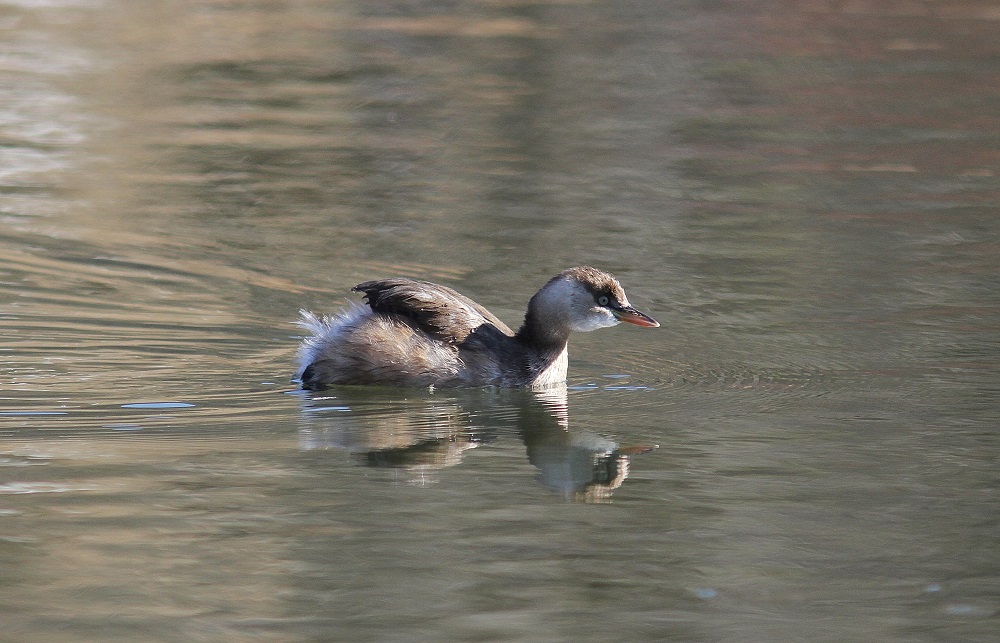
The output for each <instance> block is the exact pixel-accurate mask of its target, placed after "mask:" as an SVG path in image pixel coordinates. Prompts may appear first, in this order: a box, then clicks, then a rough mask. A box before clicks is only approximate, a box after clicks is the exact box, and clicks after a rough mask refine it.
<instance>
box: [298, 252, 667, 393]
mask: <svg viewBox="0 0 1000 643" xmlns="http://www.w3.org/2000/svg"><path fill="white" fill-rule="evenodd" d="M351 290H353V291H355V292H359V293H363V294H364V297H365V300H366V301H367V303H368V305H367V306H360V305H354V307H353V308H351V309H349V310H347V311H345V312H343V313H341V314H339V315H334V316H330V317H327V316H323V317H320V316H317V315H315V314H313V313H311V312H308V311H305V310H303V311H301V314H302V319H301V320H299V321H298V322H297V323H298V324H299V325H300V326H302V327H303V328H305V329H307V330H308V331H310V333H311V335H310V336H309V337H307V338H306V339H305V340H304V341H303V342H302V345H301V347H300V348H299V355H298V357H299V371H298V380H299V381H300V382H301V385H302V388H304V389H310V390H319V389H323V388H327V387H328V386H331V385H335V384H384V385H393V386H412V387H460V386H469V387H471V386H500V387H521V386H524V387H531V388H545V387H548V386H551V385H554V384H559V383H562V382H564V381H565V380H566V367H567V351H566V344H567V342H568V340H569V335H570V333H571V332H573V331H582V332H585V331H592V330H597V329H598V328H606V327H609V326H614V325H616V324H618V323H619V322H628V323H631V324H636V325H637V326H645V327H650V328H655V327H657V326H659V325H660V324H659V323H657V322H656V320H654V319H653V318H652V317H650V316H649V315H646V314H645V313H641V312H639V311H638V310H636V309H635V308H633V307H632V305H631V304H630V303H629V301H628V298H627V297H626V296H625V291H624V290H623V289H622V287H621V284H619V283H618V280H617V279H615V278H614V277H613V276H611V275H610V274H608V273H606V272H603V271H601V270H598V269H596V268H591V267H589V266H580V267H577V268H570V269H568V270H564V271H562V272H560V273H559V274H558V275H556V276H555V277H553V278H552V279H550V280H549V281H548V283H546V284H545V285H544V286H543V287H542V289H541V290H539V291H538V292H537V293H535V295H534V296H533V297H532V298H531V300H530V301H529V302H528V310H527V312H526V313H525V316H524V323H523V324H521V327H520V329H518V331H517V332H514V331H512V330H511V329H510V328H508V327H507V325H506V324H504V323H503V322H502V321H500V320H499V319H497V318H496V317H495V316H494V315H493V314H492V313H491V312H490V311H488V310H486V309H485V308H483V307H482V306H480V305H479V304H477V303H476V302H474V301H472V300H471V299H469V298H468V297H465V296H464V295H461V294H459V293H458V292H456V291H454V290H452V289H451V288H448V287H446V286H440V285H438V284H434V283H430V282H428V281H419V280H417V279H407V278H404V277H393V278H390V279H380V280H376V281H366V282H364V283H360V284H358V285H357V286H355V287H354V288H352V289H351Z"/></svg>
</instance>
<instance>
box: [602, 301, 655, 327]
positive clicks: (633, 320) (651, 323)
mask: <svg viewBox="0 0 1000 643" xmlns="http://www.w3.org/2000/svg"><path fill="white" fill-rule="evenodd" d="M611 312H613V313H614V315H615V317H617V318H618V321H623V322H628V323H630V324H635V325H636V326H645V327H646V328H656V327H657V326H659V325H660V322H658V321H656V320H655V319H653V318H652V317H650V316H649V315H647V314H646V313H640V312H639V311H638V310H636V309H635V308H632V307H631V306H625V307H623V308H618V309H616V310H613V311H611Z"/></svg>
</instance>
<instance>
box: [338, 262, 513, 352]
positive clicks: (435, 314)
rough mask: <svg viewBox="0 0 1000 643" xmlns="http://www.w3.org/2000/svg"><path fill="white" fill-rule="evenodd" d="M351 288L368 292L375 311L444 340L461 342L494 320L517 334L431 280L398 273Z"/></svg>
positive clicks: (509, 330) (473, 304) (466, 298)
mask: <svg viewBox="0 0 1000 643" xmlns="http://www.w3.org/2000/svg"><path fill="white" fill-rule="evenodd" d="M351 290H353V291H355V292H362V293H364V294H365V299H367V300H368V305H369V306H371V309H372V310H373V311H375V312H377V313H382V314H384V315H395V316H398V317H401V318H403V319H405V320H407V321H408V322H409V323H410V324H411V325H413V326H414V327H415V328H419V329H421V330H423V331H424V332H426V333H427V334H429V335H431V336H432V337H436V338H437V339H440V340H441V341H445V342H449V343H455V344H458V343H461V342H463V341H465V338H466V337H468V336H469V334H470V333H472V332H473V331H474V330H475V329H476V328H479V327H480V326H482V325H483V324H492V325H493V326H496V327H497V328H498V329H500V331H502V332H503V333H504V334H505V335H508V336H512V335H513V334H514V332H513V331H511V329H510V328H508V327H507V325H506V324H504V323H503V322H502V321H500V320H499V319H497V318H496V317H494V316H493V313H491V312H490V311H488V310H486V309H485V308H483V307H482V306H480V305H479V304H477V303H476V302H474V301H472V300H471V299H469V298H468V297H466V296H464V295H461V294H459V293H457V292H455V291H454V290H452V289H451V288H448V287H446V286H439V285H437V284H432V283H430V282H429V281H419V280H416V279H406V278H405V277H394V278H391V279H379V280H377V281H366V282H364V283H361V284H358V285H357V286H355V287H354V288H352V289H351Z"/></svg>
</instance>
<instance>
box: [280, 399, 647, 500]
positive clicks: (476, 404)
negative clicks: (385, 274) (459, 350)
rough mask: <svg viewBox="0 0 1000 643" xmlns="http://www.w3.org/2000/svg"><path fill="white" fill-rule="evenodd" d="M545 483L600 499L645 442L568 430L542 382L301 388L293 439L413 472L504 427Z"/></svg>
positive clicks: (425, 473)
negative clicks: (305, 391)
mask: <svg viewBox="0 0 1000 643" xmlns="http://www.w3.org/2000/svg"><path fill="white" fill-rule="evenodd" d="M512 430H513V431H515V432H516V434H517V435H518V436H519V437H520V438H521V440H522V441H523V442H524V445H525V447H526V449H527V456H528V461H529V462H530V463H531V464H532V465H534V466H535V467H536V468H537V469H538V471H539V473H538V480H539V481H540V482H541V483H542V484H543V485H545V486H546V487H548V488H550V489H552V490H553V491H555V492H557V493H559V494H561V495H563V496H565V497H566V498H570V499H574V500H582V501H587V502H600V501H605V500H607V499H609V498H610V497H611V494H612V492H613V491H614V490H615V489H617V488H618V487H620V486H621V484H622V483H623V482H624V481H625V479H626V478H627V477H628V474H629V461H630V458H631V456H633V455H636V454H638V453H643V452H645V451H648V450H650V449H652V448H655V447H653V446H639V447H621V446H619V445H618V444H617V443H616V442H614V441H613V440H610V439H608V438H605V437H601V436H599V435H597V434H594V433H590V432H572V431H570V430H569V407H568V404H567V389H566V388H565V387H559V388H553V389H546V390H544V391H527V390H495V389H474V390H461V391H448V392H447V393H442V392H440V391H438V392H435V391H431V390H416V391H414V390H400V389H395V388H379V387H338V388H335V389H330V390H328V391H324V392H322V393H317V394H313V395H312V396H306V397H303V413H302V426H301V428H300V431H299V443H300V447H301V448H302V449H304V450H314V449H328V448H335V449H341V450H345V451H347V452H349V453H351V454H353V456H354V457H355V458H356V459H357V460H358V461H359V462H360V463H361V464H364V465H366V466H372V467H392V468H396V469H399V470H401V471H403V472H405V473H406V475H407V478H408V479H409V480H411V481H420V482H425V481H427V480H428V479H430V478H431V477H432V475H433V473H434V471H436V470H439V469H442V468H444V467H450V466H454V465H456V464H458V463H460V462H461V461H462V459H463V457H464V455H465V453H466V452H467V451H468V450H469V449H472V448H475V447H477V446H479V445H481V444H484V443H486V442H490V441H492V440H495V439H498V438H499V437H500V436H501V435H503V434H505V433H506V434H510V433H511V431H512Z"/></svg>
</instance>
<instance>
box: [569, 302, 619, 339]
mask: <svg viewBox="0 0 1000 643" xmlns="http://www.w3.org/2000/svg"><path fill="white" fill-rule="evenodd" d="M618 323H619V322H618V318H617V317H615V316H614V315H612V314H611V312H610V311H609V310H608V309H607V308H604V307H601V306H594V307H593V308H591V309H590V312H589V314H588V315H587V316H586V317H583V318H582V319H576V320H574V322H573V325H572V326H571V329H572V330H574V331H576V332H579V333H587V332H590V331H592V330H597V329H598V328H608V327H609V326H615V325H617V324H618Z"/></svg>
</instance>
